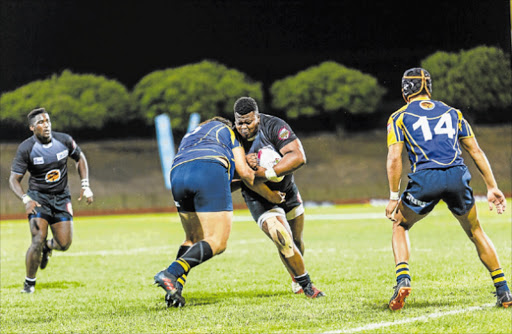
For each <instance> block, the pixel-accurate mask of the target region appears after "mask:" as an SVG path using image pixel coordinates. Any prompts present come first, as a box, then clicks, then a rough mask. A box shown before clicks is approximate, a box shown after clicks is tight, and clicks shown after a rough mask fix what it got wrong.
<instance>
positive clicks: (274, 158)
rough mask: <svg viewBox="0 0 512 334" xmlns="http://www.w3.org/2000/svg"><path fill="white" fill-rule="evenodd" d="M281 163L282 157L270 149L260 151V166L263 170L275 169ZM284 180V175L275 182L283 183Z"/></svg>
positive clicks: (264, 148) (265, 148)
mask: <svg viewBox="0 0 512 334" xmlns="http://www.w3.org/2000/svg"><path fill="white" fill-rule="evenodd" d="M279 161H281V155H280V154H279V153H277V152H276V151H275V150H273V149H272V148H270V147H263V148H261V149H260V150H259V151H258V164H259V165H260V166H261V167H263V168H266V169H268V168H273V167H274V166H275V165H276V164H277V163H278V162H279ZM283 179H284V175H283V176H280V177H279V178H278V179H277V180H276V181H274V182H281V181H282V180H283Z"/></svg>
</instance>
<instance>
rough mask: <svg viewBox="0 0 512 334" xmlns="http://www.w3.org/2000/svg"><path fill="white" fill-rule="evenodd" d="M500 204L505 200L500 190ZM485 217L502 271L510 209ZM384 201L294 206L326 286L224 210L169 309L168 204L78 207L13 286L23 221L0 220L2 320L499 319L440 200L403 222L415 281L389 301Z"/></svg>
mask: <svg viewBox="0 0 512 334" xmlns="http://www.w3.org/2000/svg"><path fill="white" fill-rule="evenodd" d="M509 204H510V200H509ZM478 206H479V210H480V217H481V221H482V222H483V226H484V228H485V230H486V232H487V234H488V235H489V237H490V238H491V239H492V240H493V242H494V244H495V246H496V249H497V251H498V253H499V255H500V259H501V263H502V265H503V268H504V271H505V274H506V275H507V278H508V279H509V281H510V279H511V277H512V268H511V267H512V266H511V262H512V259H511V235H512V226H511V215H510V209H509V211H508V212H507V214H505V215H501V216H498V215H497V214H496V213H495V212H489V211H488V209H487V207H486V204H485V203H479V204H478ZM383 212H384V207H383V206H378V207H373V206H370V205H353V206H337V207H327V208H307V209H306V215H307V216H306V228H305V241H306V255H305V261H306V266H307V268H308V271H309V273H310V274H311V277H312V279H313V281H314V282H315V285H316V286H317V287H319V288H320V289H322V290H323V291H324V292H326V294H327V297H326V298H323V299H318V300H309V299H307V298H305V297H304V296H303V295H294V294H292V293H291V290H290V277H289V276H288V274H287V273H286V271H285V269H284V267H283V265H282V264H281V262H280V260H279V258H278V255H277V251H276V249H275V247H274V246H273V245H272V243H271V242H270V241H269V240H268V239H267V238H266V237H265V236H264V234H263V233H262V232H261V231H260V230H259V229H258V227H257V225H256V224H255V223H253V222H252V221H250V218H249V213H248V211H236V212H235V218H236V221H235V223H234V224H233V230H232V233H231V237H230V242H229V244H228V249H227V250H226V252H225V253H224V254H222V255H220V256H218V257H215V258H213V259H212V260H210V261H208V262H206V263H204V264H203V265H201V266H199V267H197V268H194V269H193V270H192V271H191V273H190V275H189V277H188V282H187V285H186V287H185V291H184V296H185V298H186V299H187V305H186V306H185V307H184V308H182V309H172V308H171V309H167V308H166V307H165V304H164V291H163V290H162V289H161V288H157V287H156V286H153V285H152V283H153V275H154V274H155V273H157V272H158V271H159V270H161V269H162V268H164V267H166V266H167V265H168V264H169V263H170V262H171V260H172V259H174V256H175V254H176V251H177V249H178V246H179V244H180V243H181V241H182V239H183V232H182V229H181V224H180V223H179V221H178V217H177V215H176V214H158V215H156V214H155V215H131V216H103V217H78V218H76V219H75V230H74V233H75V234H74V241H73V245H72V246H71V248H70V250H68V251H67V252H65V253H57V252H54V255H53V257H52V258H51V260H50V264H49V265H48V268H47V269H45V270H44V271H39V272H38V283H37V287H36V293H34V294H33V295H24V294H21V293H20V290H21V288H22V283H23V279H24V277H25V265H24V257H25V251H26V249H27V247H28V245H29V241H30V238H29V231H28V226H27V223H26V222H25V221H2V222H1V224H0V227H1V301H0V302H1V332H2V333H31V332H34V333H35V332H37V333H325V332H331V333H345V332H348V333H355V332H364V333H396V332H413V333H427V332H428V333H491V332H492V333H510V332H512V317H511V310H510V309H502V308H496V307H494V306H493V305H494V303H495V297H494V295H493V294H492V292H493V291H494V287H493V285H492V281H491V279H490V277H489V273H488V272H487V270H486V269H485V268H484V266H483V265H482V264H481V263H480V261H479V259H478V257H477V254H476V251H475V249H474V247H473V244H472V243H471V242H470V241H469V240H468V239H467V237H466V235H465V234H464V232H463V231H462V229H461V228H460V226H459V225H458V223H457V222H456V221H455V220H454V219H453V218H452V217H451V216H450V214H449V213H448V210H447V209H446V206H445V205H444V204H443V203H441V204H439V205H438V207H437V208H436V209H435V210H434V212H433V213H432V214H431V216H429V217H428V218H426V219H425V220H423V221H422V222H420V223H418V224H417V225H416V226H415V227H414V229H413V230H412V231H411V233H410V240H411V248H412V257H411V261H410V268H411V274H412V278H413V291H412V294H411V296H410V297H409V298H408V300H407V303H406V307H405V308H404V309H403V310H402V311H399V312H394V313H393V312H391V311H389V310H388V309H387V308H386V304H387V302H388V300H389V298H390V297H391V294H392V292H393V290H392V287H393V285H394V263H393V256H392V251H391V243H390V238H391V223H390V222H389V221H388V220H386V219H385V218H384V217H383Z"/></svg>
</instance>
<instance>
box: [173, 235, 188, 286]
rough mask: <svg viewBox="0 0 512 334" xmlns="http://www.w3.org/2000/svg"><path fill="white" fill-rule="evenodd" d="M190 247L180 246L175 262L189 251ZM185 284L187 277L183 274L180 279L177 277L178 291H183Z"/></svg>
mask: <svg viewBox="0 0 512 334" xmlns="http://www.w3.org/2000/svg"><path fill="white" fill-rule="evenodd" d="M190 247H191V246H183V245H182V246H180V249H179V250H178V255H176V260H177V259H179V258H180V257H182V256H183V255H184V254H185V253H186V252H187V251H188V250H189V249H190ZM186 282H187V275H185V274H183V275H181V276H180V277H178V288H179V289H180V290H183V286H184V285H185V283H186Z"/></svg>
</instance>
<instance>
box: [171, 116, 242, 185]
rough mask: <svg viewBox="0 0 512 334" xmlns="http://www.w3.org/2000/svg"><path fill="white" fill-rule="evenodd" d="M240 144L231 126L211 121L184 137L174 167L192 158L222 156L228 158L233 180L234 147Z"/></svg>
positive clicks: (215, 157) (217, 157)
mask: <svg viewBox="0 0 512 334" xmlns="http://www.w3.org/2000/svg"><path fill="white" fill-rule="evenodd" d="M240 146H241V145H240V143H239V142H238V140H237V139H236V137H235V133H234V132H233V130H232V129H231V128H229V127H228V126H227V125H226V124H224V123H222V122H219V121H211V122H208V123H206V124H202V125H200V126H198V127H197V128H196V129H195V130H194V131H192V132H190V133H187V134H186V135H185V137H183V139H182V141H181V143H180V146H179V148H178V152H177V154H176V156H175V157H174V161H173V163H172V168H174V167H176V166H178V165H181V164H183V163H186V162H189V161H192V160H197V159H219V158H221V159H226V160H227V162H228V170H229V173H230V180H232V179H233V175H234V172H235V159H234V156H233V149H234V148H236V147H240ZM172 168H171V170H172Z"/></svg>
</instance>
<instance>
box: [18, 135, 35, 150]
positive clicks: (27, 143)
mask: <svg viewBox="0 0 512 334" xmlns="http://www.w3.org/2000/svg"><path fill="white" fill-rule="evenodd" d="M35 143H36V139H35V138H34V136H30V137H28V138H27V139H25V140H24V141H22V142H21V143H20V144H19V145H18V152H21V151H30V150H31V149H32V147H33V146H34V145H35Z"/></svg>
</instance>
